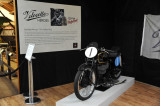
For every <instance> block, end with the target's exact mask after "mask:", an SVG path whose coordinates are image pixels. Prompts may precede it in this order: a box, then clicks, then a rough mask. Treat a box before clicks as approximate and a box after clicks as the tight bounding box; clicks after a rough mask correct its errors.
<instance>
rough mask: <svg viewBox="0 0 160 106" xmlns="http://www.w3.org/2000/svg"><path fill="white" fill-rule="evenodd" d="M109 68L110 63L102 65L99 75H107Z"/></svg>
mask: <svg viewBox="0 0 160 106" xmlns="http://www.w3.org/2000/svg"><path fill="white" fill-rule="evenodd" d="M108 67H109V63H108V62H107V63H104V64H101V65H99V66H98V73H99V74H105V73H106V70H107V69H108Z"/></svg>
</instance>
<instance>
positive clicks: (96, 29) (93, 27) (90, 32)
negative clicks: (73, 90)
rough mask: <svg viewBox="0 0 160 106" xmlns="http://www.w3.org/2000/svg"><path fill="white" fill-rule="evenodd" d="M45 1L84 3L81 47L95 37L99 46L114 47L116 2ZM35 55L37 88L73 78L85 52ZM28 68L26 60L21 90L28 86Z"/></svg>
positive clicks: (82, 8)
mask: <svg viewBox="0 0 160 106" xmlns="http://www.w3.org/2000/svg"><path fill="white" fill-rule="evenodd" d="M34 1H36V0H34ZM39 1H40V0H39ZM41 1H43V0H41ZM45 2H51V3H61V4H70V5H80V6H81V11H82V12H81V14H82V42H81V43H82V48H85V47H86V46H87V44H88V43H90V42H92V41H96V42H98V44H99V46H103V47H106V48H111V46H112V45H113V44H112V43H113V31H114V28H113V26H114V24H113V22H114V18H113V15H114V14H113V13H112V10H113V7H112V6H110V5H113V4H107V5H108V6H107V7H106V3H105V2H101V3H98V4H97V2H94V1H92V2H91V1H81V0H46V1H45ZM112 3H113V2H112ZM106 13H107V14H108V15H106ZM19 36H21V35H19ZM33 55H34V56H35V57H36V60H33V71H34V88H35V89H36V90H37V89H43V88H48V87H51V86H56V85H61V84H65V83H69V82H73V81H74V77H75V74H76V72H77V68H78V66H79V65H80V64H82V63H83V62H84V52H83V51H82V52H80V51H78V50H77V51H61V52H50V53H37V54H33ZM23 59H24V55H20V54H19V64H20V63H21V61H22V60H23ZM27 70H28V69H27V63H26V64H25V65H23V67H21V69H20V73H19V75H20V90H21V93H22V92H26V91H27V89H28V72H27Z"/></svg>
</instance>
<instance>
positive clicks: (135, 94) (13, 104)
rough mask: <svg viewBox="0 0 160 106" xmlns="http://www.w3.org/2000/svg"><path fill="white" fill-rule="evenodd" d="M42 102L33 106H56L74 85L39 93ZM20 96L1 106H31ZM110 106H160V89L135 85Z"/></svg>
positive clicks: (136, 83) (145, 85)
mask: <svg viewBox="0 0 160 106" xmlns="http://www.w3.org/2000/svg"><path fill="white" fill-rule="evenodd" d="M37 92H38V94H39V96H38V97H40V98H41V100H42V101H41V102H40V103H39V104H36V105H31V106H56V101H58V100H60V99H62V98H64V97H66V96H68V95H70V94H71V93H73V83H70V84H66V85H62V86H57V87H51V88H47V89H42V90H39V91H37ZM24 101H25V99H24V97H23V96H22V95H21V94H20V95H16V96H12V97H7V98H3V99H0V106H29V105H26V104H25V103H24ZM110 106H160V88H158V87H155V86H151V85H148V84H145V83H141V82H137V81H136V82H135V84H134V85H133V86H132V87H131V88H129V89H128V90H127V91H126V92H125V93H123V94H122V95H121V96H120V97H119V98H118V99H116V100H115V101H114V102H113V103H111V104H110Z"/></svg>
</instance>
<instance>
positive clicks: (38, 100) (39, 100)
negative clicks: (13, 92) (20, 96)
mask: <svg viewBox="0 0 160 106" xmlns="http://www.w3.org/2000/svg"><path fill="white" fill-rule="evenodd" d="M39 102H41V99H40V98H37V97H33V103H30V100H29V98H28V99H26V100H25V103H26V104H30V105H33V104H37V103H39Z"/></svg>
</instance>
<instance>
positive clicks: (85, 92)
mask: <svg viewBox="0 0 160 106" xmlns="http://www.w3.org/2000/svg"><path fill="white" fill-rule="evenodd" d="M87 70H89V71H91V69H87ZM84 73H85V72H84V71H83V72H82V73H81V75H80V77H79V80H78V92H79V94H80V96H82V97H84V98H86V97H88V96H90V95H91V94H92V92H93V90H94V84H95V80H96V77H95V73H94V72H92V79H91V84H90V85H88V86H86V87H81V86H80V82H81V81H82V78H83V75H84Z"/></svg>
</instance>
